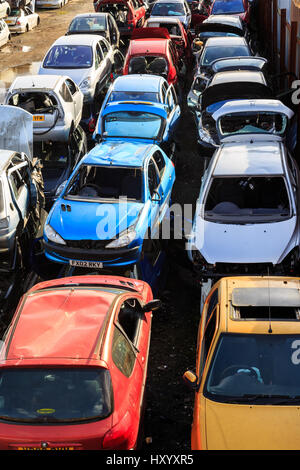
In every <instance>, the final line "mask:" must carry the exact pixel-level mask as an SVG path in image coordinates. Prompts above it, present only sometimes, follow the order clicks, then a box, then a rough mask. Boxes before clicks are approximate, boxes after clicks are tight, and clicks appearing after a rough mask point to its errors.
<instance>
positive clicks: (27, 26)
mask: <svg viewBox="0 0 300 470" xmlns="http://www.w3.org/2000/svg"><path fill="white" fill-rule="evenodd" d="M28 31H29V24H28V23H27V25H26V28H25V32H26V33H28Z"/></svg>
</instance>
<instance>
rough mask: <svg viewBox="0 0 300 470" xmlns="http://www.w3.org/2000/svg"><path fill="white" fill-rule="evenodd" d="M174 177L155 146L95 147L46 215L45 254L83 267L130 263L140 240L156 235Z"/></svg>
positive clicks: (117, 142) (171, 167)
mask: <svg viewBox="0 0 300 470" xmlns="http://www.w3.org/2000/svg"><path fill="white" fill-rule="evenodd" d="M174 181H175V169H174V165H173V164H172V162H171V161H170V159H169V158H168V157H167V156H166V154H165V153H164V152H163V151H162V150H161V149H160V148H159V147H158V146H157V145H149V143H142V142H136V141H131V142H130V141H128V142H124V141H121V140H115V141H106V142H102V143H101V144H99V145H96V146H95V147H94V148H93V149H92V150H91V151H90V152H89V153H88V154H87V155H86V156H85V157H84V158H83V159H82V160H81V162H80V163H79V164H78V165H77V167H76V169H75V170H74V172H73V174H72V175H71V177H70V178H69V180H68V182H67V183H66V186H65V188H64V189H63V191H62V193H61V195H60V197H59V198H58V200H57V201H56V202H55V204H54V206H53V207H52V209H51V211H50V213H49V215H48V218H47V221H46V223H45V226H44V247H45V254H46V257H47V258H48V259H50V260H52V261H54V262H57V263H63V264H67V265H70V266H76V267H82V268H88V269H91V268H92V269H102V268H107V267H121V268H122V267H126V266H130V265H131V266H133V265H135V264H136V263H138V262H139V260H140V258H141V257H142V256H143V252H144V248H145V242H144V239H145V240H147V239H148V238H150V239H155V238H156V237H159V235H160V230H161V225H162V223H163V220H164V219H165V217H168V215H169V214H168V209H169V203H170V198H171V193H172V188H173V184H174ZM82 214H84V224H82ZM146 244H147V242H146Z"/></svg>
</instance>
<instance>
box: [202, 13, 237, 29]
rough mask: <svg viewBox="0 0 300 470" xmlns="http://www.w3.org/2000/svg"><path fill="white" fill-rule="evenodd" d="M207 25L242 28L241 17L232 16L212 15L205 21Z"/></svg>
mask: <svg viewBox="0 0 300 470" xmlns="http://www.w3.org/2000/svg"><path fill="white" fill-rule="evenodd" d="M203 23H204V24H206V23H214V24H215V23H222V24H228V25H233V26H237V27H239V28H242V22H241V19H240V17H239V16H230V15H210V16H209V17H208V18H207V19H206V20H204V21H203Z"/></svg>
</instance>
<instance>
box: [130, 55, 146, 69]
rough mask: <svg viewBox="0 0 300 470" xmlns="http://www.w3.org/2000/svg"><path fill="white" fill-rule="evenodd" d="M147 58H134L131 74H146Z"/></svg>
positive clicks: (131, 63)
mask: <svg viewBox="0 0 300 470" xmlns="http://www.w3.org/2000/svg"><path fill="white" fill-rule="evenodd" d="M146 66H147V62H146V59H145V57H133V58H132V59H131V61H130V65H129V73H146Z"/></svg>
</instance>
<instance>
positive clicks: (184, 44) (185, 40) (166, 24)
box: [145, 16, 192, 65]
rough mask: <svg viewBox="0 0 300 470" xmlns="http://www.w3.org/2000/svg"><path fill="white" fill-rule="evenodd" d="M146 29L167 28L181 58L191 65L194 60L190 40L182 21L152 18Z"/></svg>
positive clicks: (172, 18)
mask: <svg viewBox="0 0 300 470" xmlns="http://www.w3.org/2000/svg"><path fill="white" fill-rule="evenodd" d="M145 27H146V28H165V29H167V30H168V32H169V35H170V38H171V39H172V41H173V42H174V44H175V46H176V49H177V51H178V55H179V58H180V59H181V60H183V61H184V62H186V64H188V65H189V64H190V63H191V60H192V54H191V45H190V39H189V37H188V35H187V32H186V30H185V28H184V27H183V24H182V23H181V21H179V19H178V18H175V17H171V16H168V17H152V18H148V19H147V20H146V23H145Z"/></svg>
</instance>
